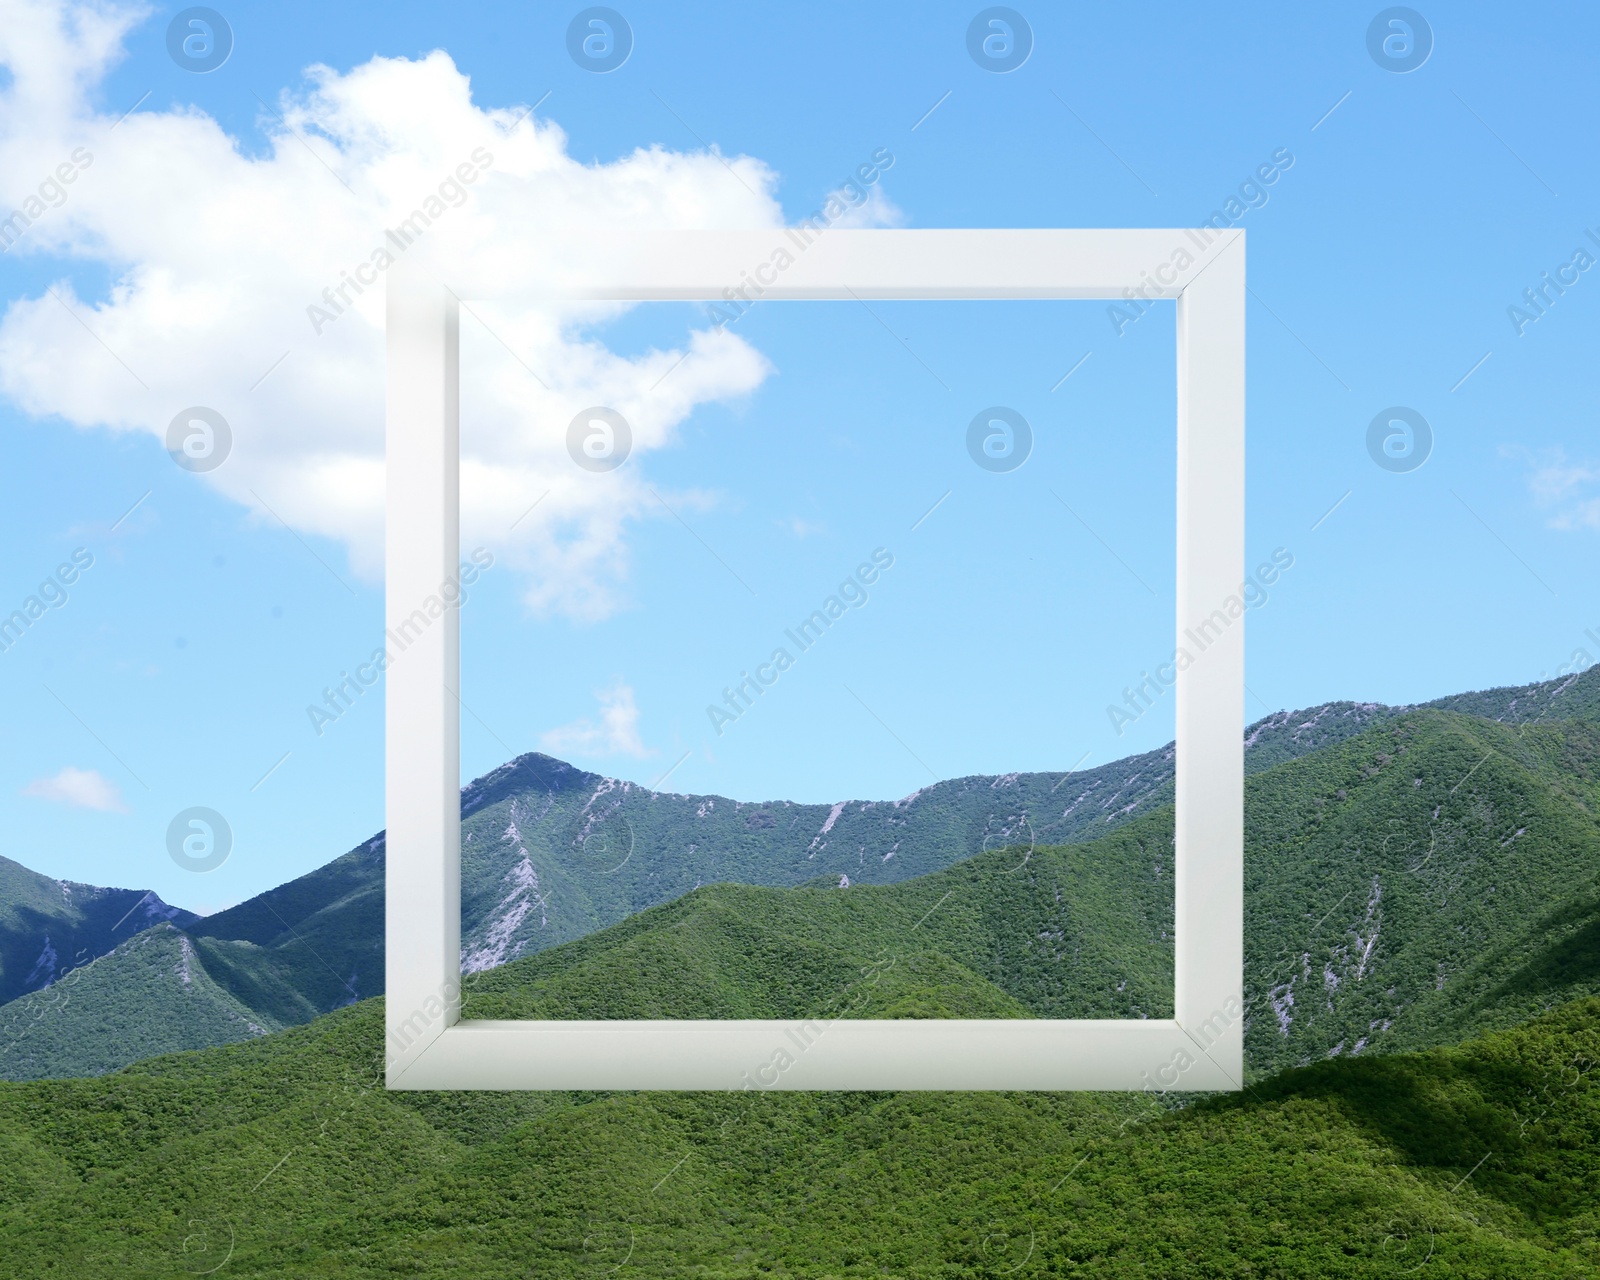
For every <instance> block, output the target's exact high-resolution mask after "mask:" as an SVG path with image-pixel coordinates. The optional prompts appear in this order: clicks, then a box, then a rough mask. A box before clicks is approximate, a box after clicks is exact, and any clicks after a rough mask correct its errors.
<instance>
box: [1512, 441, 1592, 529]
mask: <svg viewBox="0 0 1600 1280" xmlns="http://www.w3.org/2000/svg"><path fill="white" fill-rule="evenodd" d="M1597 483H1600V467H1597V466H1595V465H1594V464H1592V463H1589V464H1585V463H1572V462H1569V461H1568V460H1567V456H1566V454H1565V453H1564V452H1563V451H1561V450H1560V449H1556V450H1553V451H1551V452H1548V453H1546V454H1544V455H1543V456H1542V457H1541V458H1540V459H1539V461H1537V462H1536V463H1535V464H1534V467H1533V470H1532V472H1531V473H1530V474H1529V476H1528V488H1529V490H1530V491H1531V492H1532V493H1533V498H1534V501H1535V502H1537V503H1538V504H1539V506H1541V507H1544V508H1546V509H1547V510H1550V511H1551V512H1552V514H1551V516H1550V526H1551V528H1554V529H1569V530H1570V529H1600V497H1595V496H1591V490H1592V488H1593V486H1594V485H1596V484H1597Z"/></svg>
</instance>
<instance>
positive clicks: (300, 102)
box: [0, 0, 898, 618]
mask: <svg viewBox="0 0 1600 1280" xmlns="http://www.w3.org/2000/svg"><path fill="white" fill-rule="evenodd" d="M4 11H5V19H4V21H3V22H0V67H3V70H4V73H5V74H0V218H4V217H5V216H7V215H8V214H9V213H11V212H12V211H14V210H23V211H24V212H30V211H31V212H36V213H37V214H38V216H37V217H34V218H33V220H32V223H31V225H28V226H26V228H25V229H24V230H23V233H22V234H21V236H20V238H18V239H17V240H16V242H15V243H14V244H13V245H12V246H11V247H10V248H9V250H8V252H10V253H14V254H29V253H32V254H39V253H43V254H49V255H56V256H60V257H66V258H70V259H74V260H76V261H78V262H80V263H83V264H87V265H91V266H94V267H99V268H104V269H106V270H108V271H109V272H110V276H111V280H112V284H111V286H110V289H109V292H108V294H107V296H105V297H103V298H98V299H85V298H80V297H79V296H78V295H77V294H76V292H75V290H74V288H73V286H72V284H71V283H69V282H68V281H66V280H61V281H58V282H56V283H55V284H53V285H52V286H50V290H49V291H46V292H42V293H40V294H38V295H37V296H33V297H25V298H20V299H16V300H13V301H12V302H11V304H10V306H9V307H8V309H7V311H6V313H5V315H4V318H3V319H0V390H3V391H4V392H5V393H6V394H7V395H9V396H10V397H11V398H12V399H13V400H15V401H16V402H17V403H19V404H20V405H21V406H22V407H23V408H24V409H26V410H27V411H28V412H30V413H32V414H35V415H39V416H47V417H48V416H53V417H56V418H59V419H62V420H64V421H65V422H67V423H70V424H72V425H73V426H76V427H82V428H95V427H101V428H109V429H111V430H113V431H121V432H146V433H149V434H151V435H154V436H156V437H157V438H158V439H161V440H163V442H164V439H165V434H166V431H167V426H168V424H169V422H171V420H172V419H173V417H174V416H175V414H177V413H178V411H180V410H182V409H185V408H187V407H189V406H193V405H204V406H207V407H210V408H212V409H214V410H216V411H218V412H220V413H221V414H222V415H223V417H224V418H226V419H227V421H228V423H229V424H230V426H231V428H232V432H233V438H234V443H233V449H232V453H231V455H230V456H229V458H228V460H227V461H226V462H225V463H224V464H223V465H222V466H221V467H219V468H218V469H216V470H215V471H212V472H209V473H206V474H205V475H204V476H201V477H197V479H198V480H199V481H200V482H203V483H208V484H211V485H213V486H215V487H216V488H217V489H218V490H219V491H220V492H222V493H224V494H225V495H227V496H228V497H230V498H232V499H234V500H235V501H237V502H239V503H240V504H241V505H243V506H244V507H246V508H248V509H249V510H251V511H252V512H253V513H254V515H255V518H257V519H259V520H260V521H261V522H262V523H263V524H264V525H267V526H271V525H274V524H275V522H276V517H278V516H281V517H282V518H283V519H284V520H285V521H287V522H288V523H289V524H290V525H292V526H293V527H294V528H295V529H297V530H299V531H301V532H303V533H312V534H320V535H323V536H325V537H328V538H332V539H336V540H338V541H340V542H342V543H343V544H344V545H345V547H346V548H347V550H348V553H349V557H350V561H351V564H352V566H353V568H354V570H355V572H357V573H358V574H360V575H363V576H365V577H367V578H369V579H372V578H375V577H376V576H377V575H378V574H380V573H381V569H382V556H383V536H382V530H383V496H384V472H383V381H384V379H383V306H384V290H383V287H382V284H381V276H380V277H379V283H377V284H376V285H375V286H374V285H369V286H367V287H365V288H364V289H363V290H362V291H361V292H360V293H359V294H357V293H356V292H355V291H354V290H353V289H352V286H351V285H349V284H348V283H347V280H348V278H349V276H350V274H351V273H353V272H355V271H356V270H357V268H358V267H362V268H363V269H364V268H365V264H367V263H369V262H371V261H372V260H373V259H374V257H375V254H376V252H377V251H378V250H380V249H382V248H383V247H384V246H385V245H386V244H388V243H389V242H388V241H386V239H385V232H386V230H387V229H389V228H395V227H397V226H399V225H400V224H401V223H402V222H404V221H405V220H406V219H407V218H408V217H409V216H410V215H411V214H412V212H413V211H414V210H416V209H418V208H423V209H424V210H428V209H432V210H433V212H434V215H435V216H436V217H437V222H438V225H437V226H436V227H431V228H430V229H429V230H428V231H426V232H425V233H424V236H423V237H421V238H419V240H418V243H419V244H422V243H424V241H425V242H426V244H427V252H428V254H430V255H432V256H433V258H434V260H435V261H438V260H440V259H441V258H442V259H443V260H445V261H447V262H448V261H449V260H450V259H451V256H452V255H466V258H467V259H469V260H468V261H465V262H464V265H463V273H464V274H463V278H470V277H472V276H474V275H475V274H478V273H481V272H483V271H484V270H485V264H490V265H489V269H490V270H492V269H493V267H492V264H493V263H494V262H496V261H498V260H500V259H501V258H505V259H507V260H512V259H521V260H526V258H527V255H528V254H529V252H530V245H531V243H532V242H531V237H532V235H533V233H535V232H537V231H538V230H540V229H541V228H565V229H570V228H580V229H587V228H594V227H602V226H607V227H626V228H634V227H637V228H671V227H704V228H715V227H747V228H748V227H777V226H780V225H781V224H782V221H783V219H782V212H781V209H780V207H779V205H778V203H777V201H776V199H775V198H774V195H773V191H774V188H775V185H776V177H775V175H774V174H773V173H772V171H771V170H770V169H769V168H768V167H767V166H766V165H764V164H763V163H762V162H760V161H759V160H756V159H752V158H749V157H745V156H737V157H731V158H728V157H723V156H721V155H719V154H717V153H715V152H711V153H705V152H701V153H679V152H673V151H668V150H665V149H663V148H661V147H659V146H652V147H648V148H641V149H639V150H636V151H634V152H633V153H632V154H630V155H626V156H623V157H621V158H619V159H616V160H614V161H612V162H610V163H594V164H583V163H580V162H579V161H578V160H577V159H574V158H573V157H572V156H571V155H570V154H569V153H568V151H567V145H566V143H567V140H566V135H565V134H564V133H563V132H562V130H561V129H560V128H559V127H558V126H557V125H556V124H554V123H552V122H550V121H548V120H540V119H537V118H534V117H533V116H531V115H530V114H528V113H527V112H526V110H525V109H523V108H513V107H505V108H486V107H482V106H479V105H477V104H476V103H474V101H473V99H472V93H471V86H470V84H469V82H468V79H467V77H466V76H465V75H463V74H462V73H461V72H460V71H459V70H458V69H457V68H456V66H455V64H454V62H453V61H452V60H451V59H450V57H449V56H448V55H447V54H445V53H443V52H440V51H436V52H433V53H431V54H428V55H427V56H426V57H423V58H421V59H419V60H416V61H411V60H407V59H404V58H374V59H372V60H371V61H370V62H367V63H365V64H363V65H361V66H357V67H354V68H352V69H350V70H348V71H345V72H342V73H341V72H339V71H336V70H333V69H331V68H328V67H323V66H314V67H311V68H310V69H309V70H308V71H307V73H306V74H307V81H308V83H307V85H306V86H305V87H304V89H303V92H301V93H298V94H289V93H286V94H285V95H284V96H283V97H281V98H280V100H279V102H278V103H277V105H276V108H275V111H276V115H274V114H271V113H268V112H263V113H262V114H261V116H260V120H259V126H260V129H261V131H262V134H263V135H264V138H265V142H264V144H263V143H262V142H261V140H260V139H257V138H254V137H245V138H234V137H231V136H230V135H229V134H227V133H226V132H225V131H224V130H223V128H222V127H221V126H220V125H219V124H218V123H217V122H216V121H215V120H214V119H212V118H211V117H210V116H208V115H206V114H205V113H203V112H201V111H199V110H198V109H193V108H188V109H184V108H179V109H174V110H171V111H156V110H139V111H135V112H133V113H132V114H130V115H128V116H127V117H126V119H124V120H122V121H121V122H120V123H119V122H118V121H117V118H116V115H115V114H107V113H102V112H101V110H100V109H99V108H98V107H97V106H96V105H94V104H96V103H98V102H100V101H101V99H102V96H103V95H102V93H101V86H102V85H103V83H104V79H105V76H106V73H107V71H108V69H109V68H110V67H111V66H112V65H113V64H114V63H115V62H117V61H118V60H119V59H120V58H121V57H122V56H123V50H122V41H123V38H124V36H125V35H126V34H127V32H128V31H129V30H130V29H131V28H132V27H133V26H135V25H136V24H137V23H138V22H139V21H142V20H144V19H145V16H146V12H147V11H144V10H138V11H135V10H132V9H128V8H121V7H116V6H113V5H76V4H66V5H64V4H62V3H60V0H5V4H4ZM156 20H157V21H160V19H159V18H158V19H156ZM7 75H9V77H10V82H9V83H6V79H7ZM278 116H281V117H282V120H281V121H280V120H279V119H278V118H277V117H278ZM74 157H76V158H74ZM84 157H88V159H87V160H85V159H84ZM486 157H487V160H486V159H485V158H486ZM63 165H65V166H66V171H70V172H72V174H73V181H72V182H71V183H70V184H61V183H60V182H58V181H57V180H55V179H53V178H52V176H51V175H53V174H55V173H56V172H57V171H58V167H59V166H63ZM462 165H465V166H467V168H468V170H470V171H471V172H472V174H473V179H472V182H471V184H470V185H468V184H466V183H465V182H463V181H458V179H457V177H456V175H457V173H458V166H462ZM465 171H466V170H462V171H460V172H465ZM458 197H459V198H458ZM430 198H431V201H432V202H431V204H430V203H429V201H430ZM30 216H31V213H30ZM897 216H898V215H897V212H896V211H895V210H894V208H893V206H892V205H891V204H890V203H889V202H888V200H887V197H885V196H883V195H882V193H881V191H880V190H878V189H876V188H875V189H874V190H873V192H872V195H871V198H870V200H868V201H866V202H863V203H862V205H861V207H860V208H859V209H858V210H856V211H855V212H854V213H853V214H851V215H850V216H849V221H850V222H852V223H859V222H861V221H863V220H865V221H867V222H872V221H892V220H894V219H895V218H896V217H897ZM839 225H844V222H843V221H841V223H840V224H839ZM368 274H374V273H371V272H368ZM340 288H343V289H344V290H345V295H344V296H345V301H347V302H349V303H350V305H349V306H348V307H345V306H344V305H343V303H340V304H339V310H338V313H337V314H333V318H331V319H327V318H323V317H317V316H316V314H315V313H314V312H310V311H308V308H310V307H312V306H314V305H315V306H319V307H320V308H322V310H323V311H324V312H327V313H330V314H332V313H333V312H334V305H333V300H334V299H336V298H337V291H338V290H339V289H340ZM325 290H326V291H327V293H325V292H324V291H325ZM52 293H53V294H54V295H56V296H51V295H52ZM624 309H625V306H624V305H623V304H614V303H612V304H603V305H596V304H586V305H578V304H560V305H556V304H548V305H545V306H543V307H521V308H518V307H511V306H507V305H489V304H486V303H484V304H480V303H473V304H472V311H473V313H475V314H463V317H462V368H463V378H462V386H463V393H462V422H463V446H462V452H463V457H462V466H461V486H462V504H461V509H462V539H463V543H464V545H467V546H472V545H477V544H480V543H481V544H484V545H487V546H490V547H492V548H494V549H495V550H496V551H497V552H499V553H502V554H503V557H504V559H505V560H506V562H507V563H509V564H511V565H512V566H514V567H516V568H518V569H520V570H521V571H522V572H523V573H524V574H525V575H526V577H527V584H528V585H527V598H528V601H529V603H530V604H531V605H533V606H534V607H536V608H539V609H541V610H547V611H555V612H561V613H565V614H567V615H569V616H573V617H577V618H596V617H603V616H605V615H606V614H608V613H609V612H611V611H613V610H614V609H616V608H617V607H619V605H620V604H621V603H623V601H624V600H625V598H626V593H625V588H626V578H627V564H628V558H627V546H626V541H625V535H626V534H627V531H628V530H629V528H630V527H631V526H633V525H635V524H637V523H638V522H639V521H642V520H644V519H646V518H649V519H660V518H662V517H663V515H664V513H663V511H662V509H661V507H660V505H659V504H658V503H657V502H655V500H654V499H652V498H651V497H650V496H649V493H648V491H647V485H648V483H649V481H648V480H647V478H646V476H645V474H644V465H643V464H644V463H645V461H646V459H647V458H648V456H649V455H650V454H651V453H653V452H654V451H656V450H659V449H662V448H665V447H668V446H670V445H671V444H672V443H673V441H674V436H675V432H676V430H677V428H678V427H679V425H680V424H681V423H682V422H683V421H684V420H685V419H686V418H687V417H688V416H689V415H690V414H691V413H692V412H693V411H694V410H695V408H696V407H697V406H700V405H703V404H706V403H708V402H714V401H726V400H729V399H731V398H737V397H740V396H744V395H747V394H749V393H750V392H752V391H753V390H754V389H755V388H756V387H758V386H759V385H760V384H761V382H762V380H763V379H764V378H765V376H766V374H767V372H768V371H769V365H768V363H767V361H766V360H765V358H764V357H763V356H762V355H761V354H760V353H759V352H758V351H756V350H755V349H754V348H752V347H751V346H749V345H748V344H747V343H746V342H744V341H743V340H742V339H741V338H738V337H735V336H733V335H732V334H729V333H727V332H725V331H722V330H717V329H702V330H698V331H695V332H693V333H692V334H688V335H686V340H685V341H684V343H683V344H682V346H681V347H680V348H678V349H675V350H667V351H650V352H647V353H644V354H641V355H636V356H632V357H624V356H619V355H616V354H614V353H613V352H611V351H609V350H608V349H607V348H606V347H605V346H604V345H603V344H602V343H600V342H599V341H597V340H595V339H594V338H593V337H592V336H591V334H592V327H593V325H594V324H595V323H597V322H599V321H603V320H605V319H607V318H609V317H612V316H615V315H616V314H618V313H619V312H620V311H622V310H624ZM480 318H481V321H482V322H480ZM485 323H486V324H487V325H488V326H491V327H492V333H491V332H489V331H487V330H486V329H485V327H484V324H485ZM85 326H87V327H88V329H90V330H92V334H91V333H90V332H86V330H85ZM318 329H320V333H319V332H318ZM113 352H114V353H115V355H113V354H112V353H113ZM512 352H515V353H516V354H515V355H512V354H511V353H512ZM285 353H287V355H286V356H285ZM280 356H282V357H284V358H283V360H282V363H281V364H279V365H277V367H276V368H275V369H274V370H273V372H272V373H271V374H270V376H267V377H266V378H265V379H264V380H262V381H260V385H259V386H255V385H254V384H256V383H257V381H258V380H259V379H261V378H262V375H263V374H265V373H266V371H267V370H268V369H269V367H272V366H273V363H274V361H277V360H278V359H279V357H280ZM680 360H681V363H679V362H680ZM674 365H676V366H677V367H676V368H674V367H673V366H674ZM669 369H670V370H671V374H670V376H664V375H666V374H667V371H668V370H669ZM529 370H532V373H530V372H529ZM540 380H542V382H543V383H544V384H547V385H541V381H540ZM595 404H602V405H609V406H611V407H613V408H615V409H617V410H618V411H619V412H621V413H622V414H623V416H624V417H625V418H627V420H628V422H629V423H630V425H631V427H632V431H633V440H634V444H633V450H634V453H633V457H632V459H631V460H630V461H629V462H628V464H627V465H626V466H624V467H622V468H620V469H619V470H617V471H614V472H611V473H607V474H603V475H594V474H590V473H587V472H584V471H581V470H579V469H578V468H577V467H576V466H574V465H573V463H572V462H571V460H570V459H569V458H568V456H567V454H566V449H565V433H566V429H567V424H568V423H569V422H570V421H571V419H572V417H573V416H574V414H575V413H576V412H577V411H578V410H580V409H582V408H585V407H587V406H590V405H595ZM547 491H548V496H547V497H546V498H545V499H544V500H543V501H542V502H540V503H539V505H538V507H537V508H536V509H535V510H534V511H533V513H532V514H531V515H528V516H527V518H526V519H524V520H522V521H521V522H520V523H518V524H517V526H516V530H515V532H514V533H513V532H511V526H512V525H513V523H514V522H516V521H517V518H518V517H519V516H521V515H522V514H523V513H524V512H525V511H526V510H527V508H528V507H529V505H530V504H531V503H533V502H534V500H535V499H536V498H538V497H539V495H540V494H542V493H546V492H547ZM680 496H683V495H680ZM269 512H270V513H275V514H269Z"/></svg>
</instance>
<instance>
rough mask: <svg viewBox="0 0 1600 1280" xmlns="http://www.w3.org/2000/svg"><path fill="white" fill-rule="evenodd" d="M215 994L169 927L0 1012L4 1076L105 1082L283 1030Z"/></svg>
mask: <svg viewBox="0 0 1600 1280" xmlns="http://www.w3.org/2000/svg"><path fill="white" fill-rule="evenodd" d="M282 1026H283V1024H282V1023H279V1022H274V1021H272V1020H270V1019H266V1018H263V1017H262V1015H261V1014H260V1013H259V1012H257V1011H256V1010H254V1009H251V1008H248V1007H246V1006H245V1005H244V1004H242V1003H240V1001H238V1000H237V999H235V998H234V997H233V996H232V995H230V994H229V993H228V992H227V991H225V990H224V989H223V988H222V987H220V986H218V985H217V983H216V982H214V981H213V980H212V978H211V976H210V974H209V973H208V972H207V971H206V968H205V966H203V965H202V964H201V963H200V957H199V953H198V951H197V949H196V945H195V943H194V942H193V941H192V940H191V939H190V938H189V936H188V935H187V934H186V933H184V932H183V931H182V930H180V929H178V928H177V927H175V926H174V925H172V924H166V923H164V924H160V925H157V926H156V927H155V928H153V929H148V930H146V931H145V932H143V933H141V934H139V935H138V936H137V937H134V938H131V939H129V940H128V941H127V942H124V943H122V944H121V945H120V946H119V947H117V948H116V950H115V951H113V952H112V953H111V954H110V955H109V956H106V957H103V958H102V959H100V960H98V961H96V962H95V963H94V964H89V965H84V966H83V967H81V968H78V969H74V970H73V971H72V972H71V973H69V974H67V975H66V976H65V977H64V978H62V979H60V980H59V981H57V982H55V983H53V984H52V985H51V986H50V987H49V988H48V989H46V990H44V991H39V992H35V993H33V994H31V995H29V996H27V997H25V998H23V999H20V1000H14V1001H12V1002H11V1003H10V1004H8V1005H5V1006H4V1007H3V1008H0V1076H3V1077H4V1078H6V1079H12V1080H33V1079H40V1078H42V1077H47V1076H69V1075H98V1074H100V1073H102V1072H105V1071H114V1070H115V1069H116V1068H118V1067H120V1066H123V1065H125V1064H126V1063H127V1062H129V1061H130V1060H137V1059H139V1058H149V1057H154V1056H155V1055H157V1054H162V1053H173V1052H176V1051H178V1050H181V1049H202V1048H206V1047H208V1046H210V1045H217V1044H231V1043H233V1042H234V1041H236V1040H247V1039H250V1038H251V1037H253V1036H262V1035H266V1034H267V1033H268V1032H269V1031H277V1030H280V1029H281V1028H282Z"/></svg>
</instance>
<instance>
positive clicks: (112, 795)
mask: <svg viewBox="0 0 1600 1280" xmlns="http://www.w3.org/2000/svg"><path fill="white" fill-rule="evenodd" d="M22 794H23V795H25V796H38V797H39V799H41V800H55V801H58V802H59V803H61V804H70V805H71V806H72V807H73V808H75V809H98V810H99V811H100V812H101V813H127V812H128V806H127V805H125V804H123V803H122V793H121V792H120V791H118V790H117V788H116V785H115V784H114V783H112V782H111V781H109V780H108V779H107V778H105V777H103V776H102V775H101V774H99V773H97V772H96V771H95V770H93V769H74V768H73V767H72V766H71V765H70V764H69V765H68V766H67V767H66V768H65V769H63V770H62V771H61V772H60V773H58V774H56V776H55V777H53V778H35V779H34V780H33V781H32V782H30V783H29V784H28V785H27V786H25V787H23V788H22Z"/></svg>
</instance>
